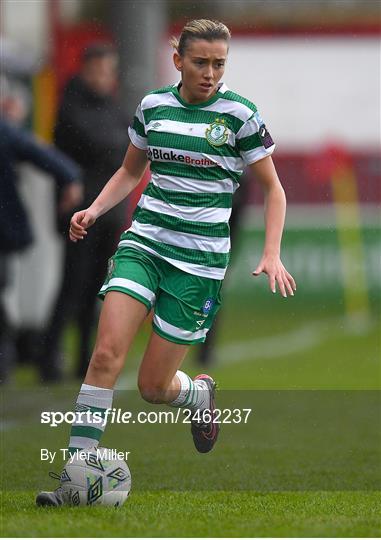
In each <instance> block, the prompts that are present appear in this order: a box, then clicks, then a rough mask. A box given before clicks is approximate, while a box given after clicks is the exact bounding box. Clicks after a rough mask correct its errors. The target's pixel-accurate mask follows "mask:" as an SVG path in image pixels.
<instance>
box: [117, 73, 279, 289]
mask: <svg viewBox="0 0 381 540" xmlns="http://www.w3.org/2000/svg"><path fill="white" fill-rule="evenodd" d="M129 136H130V139H131V142H132V144H134V146H136V147H137V148H140V149H141V150H146V151H147V156H148V158H149V160H150V162H151V163H150V168H151V175H152V176H151V181H150V182H149V184H148V186H147V188H146V189H145V191H144V193H143V195H142V196H141V198H140V200H139V203H138V206H137V208H136V211H135V213H134V215H133V221H132V225H131V227H130V228H129V229H128V230H127V231H125V232H124V233H123V234H122V236H121V241H120V244H119V245H120V246H135V247H137V248H139V249H143V250H146V251H148V252H149V253H152V254H154V255H157V256H158V257H161V258H163V259H165V260H166V261H168V262H169V263H171V264H173V265H174V266H176V267H177V268H180V269H182V270H183V271H185V272H189V273H191V274H194V275H198V276H202V277H208V278H212V279H218V280H220V279H223V277H224V275H225V272H226V267H227V265H228V262H229V256H230V238H229V218H230V214H231V208H232V196H233V193H234V191H235V190H236V189H237V187H238V186H239V179H240V176H241V175H242V172H243V169H244V168H245V166H246V165H249V164H251V163H255V162H256V161H258V160H260V159H262V158H264V157H266V156H269V155H270V154H272V152H273V151H274V148H275V145H274V143H273V141H272V139H271V136H270V134H269V132H268V130H267V128H266V126H265V124H264V122H263V120H262V118H261V116H260V114H259V112H258V111H257V108H256V106H255V105H254V104H253V103H251V102H250V101H249V100H247V99H245V98H243V97H241V96H239V95H238V94H236V93H234V92H231V91H230V90H229V89H228V88H227V87H226V85H225V84H222V85H221V86H220V87H219V90H218V91H217V93H216V94H214V96H213V97H212V98H211V99H209V100H208V101H206V102H204V103H201V104H197V105H192V104H189V103H187V102H185V101H184V100H183V99H182V98H181V96H180V93H179V91H178V86H177V85H173V86H168V87H165V88H161V89H159V90H155V91H153V92H151V93H150V94H148V95H147V96H145V97H144V98H143V100H142V101H141V103H140V104H139V106H138V108H137V111H136V114H135V117H134V121H133V125H132V126H131V127H130V128H129Z"/></svg>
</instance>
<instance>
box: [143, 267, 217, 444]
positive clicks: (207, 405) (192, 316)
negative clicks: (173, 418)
mask: <svg viewBox="0 0 381 540" xmlns="http://www.w3.org/2000/svg"><path fill="white" fill-rule="evenodd" d="M161 268H162V273H163V278H162V280H161V282H160V290H159V294H158V297H157V300H156V304H155V313H154V318H153V329H154V332H153V334H152V336H151V339H150V342H149V344H148V347H147V351H146V353H145V355H144V359H143V362H142V364H141V368H140V372H139V381H138V384H139V389H140V392H141V394H142V396H143V397H144V398H145V399H146V400H147V401H151V402H154V403H155V402H156V403H167V404H169V405H171V406H174V407H180V408H187V409H190V410H191V411H192V415H193V416H194V418H195V421H194V422H193V423H192V435H193V439H194V442H195V446H196V448H197V450H199V451H200V452H208V451H209V450H211V449H212V447H213V445H214V443H215V442H216V440H217V436H218V425H217V424H215V423H213V422H212V421H211V420H212V416H213V415H212V414H210V413H208V414H206V415H205V414H200V412H201V411H205V409H210V410H213V409H214V392H215V383H214V381H213V379H212V378H211V377H209V376H208V375H200V376H198V377H196V378H195V380H192V379H191V378H190V377H189V376H188V375H187V374H186V373H184V372H183V371H180V369H179V368H180V365H181V362H182V361H183V359H184V357H185V355H186V352H187V350H188V348H189V347H190V346H191V345H193V344H195V343H200V342H203V341H204V340H205V337H206V335H207V332H208V329H209V328H210V327H211V325H212V322H213V320H214V318H215V315H216V313H217V311H218V307H219V305H220V295H219V293H220V288H221V282H219V281H216V280H212V279H205V278H201V277H198V276H194V275H192V274H189V273H185V272H183V271H181V270H179V269H177V268H174V267H172V266H169V265H167V264H166V263H164V262H163V263H161ZM205 412H206V411H205ZM205 419H208V421H207V422H205V421H204V420H205Z"/></svg>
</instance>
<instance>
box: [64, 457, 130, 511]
mask: <svg viewBox="0 0 381 540" xmlns="http://www.w3.org/2000/svg"><path fill="white" fill-rule="evenodd" d="M110 455H112V454H111V450H109V449H107V448H95V447H94V448H86V449H85V450H83V451H81V452H77V454H76V455H74V456H73V458H70V459H69V460H68V461H67V463H66V465H65V467H64V469H63V471H62V474H61V486H62V492H63V499H64V503H65V504H67V505H69V506H95V505H100V506H122V504H124V503H125V502H126V500H127V497H128V495H129V493H130V491H131V473H130V469H129V468H128V466H127V463H126V462H125V461H124V460H120V459H108V457H109V456H110Z"/></svg>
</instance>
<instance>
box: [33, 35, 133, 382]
mask: <svg viewBox="0 0 381 540" xmlns="http://www.w3.org/2000/svg"><path fill="white" fill-rule="evenodd" d="M116 83H117V55H116V52H115V50H114V49H113V47H112V46H111V45H107V44H94V45H92V46H90V47H88V48H87V49H86V50H85V52H84V54H83V58H82V68H81V70H80V72H79V74H78V75H76V76H74V77H73V78H72V79H71V80H70V81H69V82H68V84H67V86H66V88H65V90H64V94H63V99H62V102H61V104H60V108H59V112H58V119H57V124H56V127H55V143H56V145H57V147H58V148H60V149H61V150H63V151H64V152H65V153H67V154H68V155H69V156H71V157H72V158H73V159H74V160H75V161H77V162H78V163H79V164H80V165H81V167H82V168H83V171H84V190H85V194H84V199H85V200H84V203H83V204H84V205H85V206H88V205H90V203H91V202H92V200H93V199H94V197H95V196H96V195H97V194H98V193H99V192H100V191H101V189H102V187H103V185H104V182H105V178H108V177H109V176H110V175H111V174H112V173H113V172H114V170H115V169H116V168H118V167H119V163H120V162H121V160H122V159H123V155H124V153H125V150H126V148H127V143H128V136H127V127H128V122H127V119H126V118H125V117H124V115H123V112H122V109H121V106H120V105H119V103H118V101H117V99H116V98H115V87H116ZM125 215H126V208H125V206H124V205H123V204H121V205H119V206H117V207H116V208H115V209H114V210H113V211H112V212H110V213H109V214H107V216H104V219H101V220H99V222H97V224H96V226H95V227H94V228H93V229H92V230H91V232H90V233H89V238H88V240H89V242H88V243H87V245H86V246H85V249H83V246H81V247H80V248H79V246H78V245H77V244H74V243H73V242H70V240H69V237H68V234H67V232H68V230H69V222H70V217H71V215H69V214H67V215H66V216H64V217H63V218H62V217H61V219H59V222H58V227H59V230H60V232H61V233H62V234H63V235H64V241H65V261H64V271H63V280H62V284H61V288H60V291H59V294H58V297H57V299H56V302H55V305H54V309H53V312H52V316H51V319H50V324H49V326H48V328H47V329H46V332H45V334H44V340H43V341H44V346H43V352H42V354H41V355H40V373H41V378H42V379H43V380H45V381H50V380H58V379H60V377H61V369H62V365H61V364H62V361H61V353H60V343H61V338H62V335H63V331H64V329H65V327H66V325H67V323H68V322H69V320H72V319H73V318H74V319H75V320H76V322H77V324H78V329H79V350H78V357H77V369H76V371H77V373H76V374H77V376H78V377H83V376H84V374H85V373H86V370H87V364H88V361H89V357H90V352H91V345H92V344H91V338H92V330H93V328H94V323H95V317H96V298H97V292H98V289H99V288H100V286H101V284H102V283H103V279H104V276H105V274H106V271H107V262H108V259H109V257H111V255H112V254H113V253H114V251H115V246H116V242H117V239H118V236H119V234H120V232H121V229H122V227H123V225H124V222H125Z"/></svg>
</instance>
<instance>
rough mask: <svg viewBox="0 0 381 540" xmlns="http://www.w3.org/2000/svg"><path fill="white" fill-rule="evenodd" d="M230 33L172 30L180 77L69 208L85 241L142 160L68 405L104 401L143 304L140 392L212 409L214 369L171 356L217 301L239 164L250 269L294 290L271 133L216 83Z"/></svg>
mask: <svg viewBox="0 0 381 540" xmlns="http://www.w3.org/2000/svg"><path fill="white" fill-rule="evenodd" d="M229 39H230V32H229V30H228V28H227V27H226V26H225V25H224V24H222V23H221V22H217V21H210V20H195V21H192V22H190V23H188V24H187V25H186V26H185V27H184V29H183V31H182V33H181V36H180V39H179V41H178V42H177V41H176V40H173V41H172V44H173V46H174V49H175V52H174V56H173V60H174V64H175V67H176V69H177V70H178V71H179V72H180V73H181V81H180V83H178V84H175V85H171V86H167V87H165V88H161V89H159V90H155V91H153V92H151V93H149V94H148V95H147V96H145V97H144V98H143V99H142V101H141V103H140V104H139V106H138V108H137V111H136V115H135V117H134V121H133V125H132V127H131V128H130V129H129V136H130V139H131V144H130V146H129V147H128V150H127V153H126V156H125V159H124V161H123V164H122V166H121V167H120V169H118V170H117V171H116V173H115V174H114V175H113V176H112V177H111V179H110V180H109V181H108V183H107V184H106V186H105V187H104V189H103V190H102V192H101V193H100V195H99V196H98V197H97V198H96V199H95V201H94V202H93V203H92V204H91V206H90V207H89V208H87V209H85V210H81V211H80V212H77V213H75V214H74V215H73V217H72V219H71V224H70V232H69V234H70V239H71V240H72V241H73V242H77V241H78V240H83V239H84V238H85V236H86V234H87V229H88V228H89V227H91V225H93V224H94V223H95V221H96V220H97V219H98V218H99V217H100V216H102V215H103V214H104V213H105V212H107V211H108V210H110V209H111V208H113V207H114V206H115V205H116V204H118V203H119V202H120V201H122V200H123V199H124V198H125V197H127V195H128V194H129V193H130V192H131V191H132V190H133V189H134V187H135V186H136V185H137V184H138V183H139V182H140V180H141V178H142V176H143V173H144V171H145V169H146V167H147V164H148V161H150V168H151V173H152V178H151V181H150V183H149V184H148V186H147V188H146V189H145V191H144V193H143V195H142V196H141V199H140V201H139V203H138V207H137V209H136V211H135V214H134V216H133V222H132V226H131V227H130V228H129V229H128V230H127V231H125V232H124V233H123V234H122V236H121V239H120V242H119V246H118V250H117V252H116V253H115V255H114V256H113V257H112V258H111V260H110V262H109V271H108V275H107V278H106V281H105V284H104V285H103V287H102V288H101V291H100V296H101V297H102V298H104V304H103V307H102V312H101V315H100V321H99V328H98V335H97V340H96V344H95V349H94V352H93V355H92V357H91V360H90V364H89V368H88V371H87V375H86V378H85V381H84V384H83V385H82V387H81V390H80V393H79V396H78V400H77V405H76V410H77V411H84V410H89V409H90V411H91V410H93V409H94V410H97V411H99V409H103V410H105V409H107V408H111V406H112V395H113V388H114V385H115V383H116V381H117V378H118V375H119V374H120V372H121V370H122V369H123V365H124V362H125V358H126V355H127V352H128V350H129V348H130V346H131V343H132V341H133V339H134V336H135V334H136V333H137V331H138V330H139V328H140V326H141V325H142V323H143V321H144V319H145V318H146V316H147V313H148V312H149V311H150V310H151V309H153V311H154V316H153V331H152V334H151V337H150V340H149V343H148V346H147V349H146V351H145V354H144V358H143V360H142V363H141V366H140V370H139V377H138V386H139V390H140V392H141V395H142V397H143V398H144V399H145V400H147V401H149V402H151V403H166V404H168V405H171V406H173V407H185V408H187V409H191V411H192V412H193V413H197V412H200V411H201V412H202V411H204V410H205V409H206V410H208V411H209V410H211V411H212V412H213V410H214V391H215V383H214V381H213V379H212V378H211V377H209V376H208V375H199V376H197V377H196V378H195V379H194V380H192V379H191V378H190V377H188V375H186V374H185V373H184V372H182V371H180V367H181V363H182V361H183V360H184V357H185V355H186V353H187V351H188V349H189V346H190V345H192V344H193V343H199V342H201V341H204V340H205V336H206V333H207V331H208V329H209V328H210V327H211V325H212V322H213V319H214V317H215V315H216V312H217V310H218V308H219V306H220V288H221V283H222V280H223V277H224V275H225V270H226V266H227V264H228V261H229V251H230V240H229V224H228V222H229V217H230V212H231V202H232V196H233V193H234V191H235V190H236V189H237V187H238V185H239V184H238V182H239V178H240V176H241V174H242V172H243V169H244V167H245V166H249V167H250V168H251V169H252V171H253V172H254V173H255V176H256V178H257V180H258V181H259V182H260V184H261V186H262V187H263V190H264V194H265V200H266V205H265V206H266V208H265V226H266V235H265V245H264V252H263V255H262V258H261V260H260V263H259V264H258V266H257V268H256V270H255V271H254V272H253V274H254V275H255V276H258V275H259V274H261V273H262V272H264V273H266V274H267V276H268V280H269V284H270V289H271V290H272V291H273V292H275V290H276V285H277V286H278V288H279V291H280V293H281V294H282V295H283V296H285V297H286V296H287V295H293V294H294V290H295V289H296V286H295V281H294V279H293V278H292V276H291V275H290V274H289V273H288V272H287V270H286V269H285V267H284V266H283V264H282V262H281V259H280V244H281V236H282V231H283V226H284V219H285V210H286V199H285V195H284V191H283V188H282V186H281V184H280V182H279V179H278V176H277V173H276V171H275V168H274V165H273V162H272V159H271V157H270V155H271V154H272V152H273V150H274V143H273V141H272V139H271V136H270V134H269V132H268V131H267V128H266V126H265V124H264V122H263V120H262V119H261V116H260V114H259V112H258V111H257V108H256V107H255V105H254V104H253V103H251V102H250V101H248V100H247V99H245V98H243V97H241V96H239V95H238V94H235V93H234V92H232V91H230V90H229V89H228V88H227V87H226V85H225V84H224V83H221V82H220V81H221V78H222V76H223V74H224V71H225V64H226V60H227V55H228V46H229ZM110 136H112V134H110ZM195 418H196V419H195V420H193V421H192V427H191V430H192V436H193V440H194V444H195V446H196V449H197V450H198V451H199V452H209V451H210V450H211V449H212V448H213V445H214V443H215V442H216V439H217V436H218V424H217V423H213V421H209V422H208V421H203V420H205V418H207V416H205V418H203V416H202V415H201V416H200V414H198V415H195ZM210 418H211V419H212V420H213V414H211V415H209V416H208V419H209V420H210ZM101 435H102V428H101V427H100V426H99V424H95V423H92V422H91V421H90V422H87V424H86V423H85V424H83V423H77V422H74V423H73V425H72V430H71V436H70V443H69V451H70V452H74V451H75V450H76V449H83V448H87V447H94V446H96V445H97V444H98V441H99V439H100V436H101ZM37 503H38V504H44V505H54V506H57V505H59V504H62V497H61V493H60V489H58V490H56V491H55V492H43V493H41V494H40V495H39V496H38V497H37Z"/></svg>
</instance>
